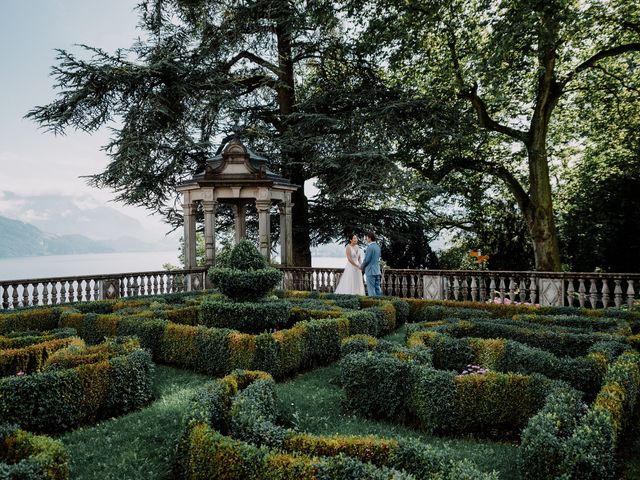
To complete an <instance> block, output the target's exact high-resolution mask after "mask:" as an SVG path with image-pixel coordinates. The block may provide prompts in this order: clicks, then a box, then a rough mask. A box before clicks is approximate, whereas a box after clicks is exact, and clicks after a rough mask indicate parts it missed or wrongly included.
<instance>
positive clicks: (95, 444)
mask: <svg viewBox="0 0 640 480" xmlns="http://www.w3.org/2000/svg"><path fill="white" fill-rule="evenodd" d="M207 380H209V377H207V376H204V375H199V374H196V373H192V372H189V371H186V370H179V369H177V368H171V367H165V366H162V365H158V366H156V378H155V384H154V385H155V390H156V398H157V400H156V401H155V402H154V403H152V404H151V405H150V406H149V407H147V408H145V409H143V410H140V411H137V412H133V413H130V414H129V415H125V416H123V417H119V418H115V419H111V420H106V421H104V422H102V423H100V424H98V425H94V426H89V427H85V428H81V429H79V430H76V431H74V432H70V433H68V434H66V435H64V436H62V437H61V440H62V441H63V442H64V444H65V446H66V448H67V450H68V451H69V454H70V456H71V478H73V479H86V480H95V479H101V480H109V479H113V480H116V479H118V480H125V479H126V480H129V479H131V480H133V479H141V480H142V479H145V480H149V479H163V478H171V475H170V474H171V468H172V465H173V461H174V447H175V445H176V442H177V440H178V439H179V437H180V434H181V432H182V428H183V425H182V420H183V418H184V416H185V414H186V407H187V403H188V401H189V399H190V398H191V396H192V395H193V393H194V391H195V389H196V388H197V387H198V386H200V385H202V384H203V383H204V382H205V381H207Z"/></svg>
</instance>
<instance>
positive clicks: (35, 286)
mask: <svg viewBox="0 0 640 480" xmlns="http://www.w3.org/2000/svg"><path fill="white" fill-rule="evenodd" d="M39 289H40V282H37V283H34V284H33V298H32V299H31V305H33V306H34V307H35V306H37V305H38V304H39V303H40V300H39V298H38V297H39V296H40V292H39Z"/></svg>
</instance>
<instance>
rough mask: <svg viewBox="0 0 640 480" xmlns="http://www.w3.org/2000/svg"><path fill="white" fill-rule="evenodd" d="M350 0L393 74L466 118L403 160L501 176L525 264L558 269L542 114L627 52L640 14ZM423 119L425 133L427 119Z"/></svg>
mask: <svg viewBox="0 0 640 480" xmlns="http://www.w3.org/2000/svg"><path fill="white" fill-rule="evenodd" d="M352 6H353V7H354V8H353V10H352V13H353V15H354V18H357V19H359V20H360V21H361V22H362V24H363V25H364V26H366V27H367V29H366V32H365V34H364V35H363V44H364V45H365V46H367V47H369V52H370V53H371V54H372V55H374V56H375V55H377V56H378V57H379V58H381V62H382V63H390V65H391V67H392V70H393V71H394V72H395V74H396V75H397V78H398V79H399V80H400V81H401V82H403V83H405V84H409V85H411V86H412V88H416V90H417V91H418V93H419V94H421V95H422V96H423V97H425V98H431V99H434V100H435V99H438V100H440V102H442V103H448V104H449V105H452V108H459V109H460V110H459V111H460V113H461V116H464V118H469V117H468V116H469V114H470V113H472V114H473V115H474V117H475V118H474V125H473V129H472V130H468V129H465V130H461V128H460V127H468V123H466V122H464V121H462V122H454V123H451V124H450V125H451V127H452V128H451V129H450V130H449V133H448V135H444V136H442V135H438V139H439V140H438V142H439V143H442V142H445V143H447V144H448V146H449V147H451V148H446V149H441V150H439V149H436V148H431V149H428V148H425V146H427V147H428V146H430V143H431V142H430V141H429V140H427V141H425V142H424V146H423V147H422V148H420V149H417V150H416V152H415V153H416V155H413V156H412V158H411V159H410V160H411V161H410V165H412V166H414V167H416V166H417V167H418V169H419V170H420V171H422V172H423V173H424V174H425V175H428V176H429V177H430V178H434V179H436V180H438V179H441V178H442V177H444V176H446V175H448V174H449V173H450V172H452V171H461V170H462V171H465V170H466V171H480V172H486V174H488V175H491V176H493V177H494V178H497V179H500V180H501V181H503V182H504V183H505V185H506V186H507V187H508V188H509V190H510V192H511V194H512V195H513V197H514V199H515V200H516V201H517V203H518V205H519V208H520V210H521V212H522V214H523V217H524V219H525V221H526V223H527V226H528V229H529V233H530V236H531V239H532V241H533V251H534V254H535V264H536V268H537V269H538V270H558V269H559V268H560V249H559V243H558V235H557V231H556V225H555V219H554V210H553V199H552V197H553V195H552V193H553V192H552V190H553V185H552V182H551V176H550V168H551V164H552V162H551V160H552V158H551V154H552V150H551V148H550V147H551V144H550V138H549V132H550V129H551V128H552V127H553V122H554V120H555V117H554V112H556V110H557V107H558V105H560V104H561V102H562V101H563V100H564V99H567V96H568V94H569V92H570V91H571V90H572V89H573V88H575V87H576V84H577V83H578V82H579V81H580V80H581V78H582V77H583V76H584V75H585V74H587V73H588V72H590V71H593V70H595V69H604V70H607V69H608V68H610V67H611V65H613V64H615V63H616V62H623V61H633V59H637V58H638V53H637V52H639V51H640V12H639V10H638V9H637V8H636V7H635V6H634V5H633V2H628V1H624V0H614V1H608V2H600V1H588V2H571V1H567V0H545V1H529V0H502V1H499V0H482V1H479V2H467V1H463V0H453V1H450V0H446V1H444V0H411V1H409V2H400V3H399V2H394V1H392V0H373V1H366V0H365V1H359V0H355V1H354V2H352ZM389 57H390V58H389ZM433 103H436V102H435V101H434V102H433ZM436 109H437V108H436ZM432 125H435V127H434V131H435V133H437V130H438V129H439V127H438V123H437V121H436V122H434V123H433V124H432ZM425 130H427V131H426V133H427V135H428V134H429V131H428V129H425ZM474 131H475V138H474V135H472V134H473V132H474ZM481 132H485V134H484V135H481ZM432 133H433V132H432ZM425 138H428V137H425ZM438 142H436V143H438Z"/></svg>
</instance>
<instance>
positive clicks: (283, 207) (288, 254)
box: [278, 202, 293, 265]
mask: <svg viewBox="0 0 640 480" xmlns="http://www.w3.org/2000/svg"><path fill="white" fill-rule="evenodd" d="M292 207H293V204H292V203H291V202H281V203H280V204H279V205H278V209H279V210H280V256H281V258H280V263H281V264H282V265H291V263H292V261H293V241H292V237H293V224H292V221H291V209H292Z"/></svg>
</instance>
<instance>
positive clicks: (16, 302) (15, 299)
mask: <svg viewBox="0 0 640 480" xmlns="http://www.w3.org/2000/svg"><path fill="white" fill-rule="evenodd" d="M11 288H12V289H13V292H12V295H11V297H12V300H13V308H18V306H19V305H20V301H19V300H18V284H17V283H16V284H15V285H11Z"/></svg>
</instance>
